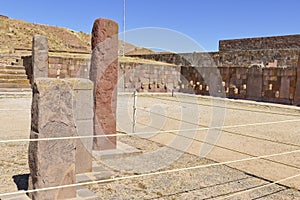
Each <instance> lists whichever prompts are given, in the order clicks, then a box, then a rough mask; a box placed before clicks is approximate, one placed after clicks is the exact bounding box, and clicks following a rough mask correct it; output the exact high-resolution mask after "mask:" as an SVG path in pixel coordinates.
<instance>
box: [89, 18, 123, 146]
mask: <svg viewBox="0 0 300 200" xmlns="http://www.w3.org/2000/svg"><path fill="white" fill-rule="evenodd" d="M92 50H93V53H92V61H91V70H90V79H91V80H92V81H93V82H94V103H95V104H94V106H95V107H94V113H95V116H94V135H104V134H115V133H116V106H117V105H116V104H117V80H118V24H117V23H116V22H114V21H112V20H109V19H97V20H95V22H94V26H93V30H92ZM115 148H116V137H98V138H94V143H93V149H94V150H105V149H115Z"/></svg>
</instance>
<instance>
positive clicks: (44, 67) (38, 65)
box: [31, 35, 48, 83]
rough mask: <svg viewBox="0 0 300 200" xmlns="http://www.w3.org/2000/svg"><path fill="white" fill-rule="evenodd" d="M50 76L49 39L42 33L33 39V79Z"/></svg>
mask: <svg viewBox="0 0 300 200" xmlns="http://www.w3.org/2000/svg"><path fill="white" fill-rule="evenodd" d="M41 77H48V40H47V38H46V37H44V36H41V35H34V36H33V39H32V79H33V80H31V82H32V83H33V82H34V81H35V80H36V78H41Z"/></svg>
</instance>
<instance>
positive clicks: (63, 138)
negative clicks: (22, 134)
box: [0, 119, 300, 143]
mask: <svg viewBox="0 0 300 200" xmlns="http://www.w3.org/2000/svg"><path fill="white" fill-rule="evenodd" d="M299 121H300V119H290V120H281V121H273V122H259V123H249V124H237V125H228V126H217V127H203V128H195V129H183V130H180V129H174V130H160V131H150V132H139V133H127V134H106V135H89V136H72V137H53V138H38V139H12V140H0V143H11V142H30V141H31V142H35V141H51V140H67V139H85V138H99V137H114V136H134V135H143V134H155V133H156V134H157V133H169V132H183V131H185V132H189V131H204V130H210V129H227V128H239V127H246V126H263V125H272V124H280V123H289V122H299Z"/></svg>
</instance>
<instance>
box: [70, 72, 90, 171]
mask: <svg viewBox="0 0 300 200" xmlns="http://www.w3.org/2000/svg"><path fill="white" fill-rule="evenodd" d="M65 80H67V81H69V82H70V83H71V85H72V89H73V113H74V117H75V124H76V129H77V135H78V136H93V134H94V130H93V117H94V110H93V109H94V99H93V82H92V81H90V80H88V79H78V78H70V79H65ZM92 147H93V138H92V137H88V138H81V139H77V140H76V155H75V160H76V167H75V168H76V174H80V173H87V172H92Z"/></svg>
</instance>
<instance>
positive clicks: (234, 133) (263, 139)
mask: <svg viewBox="0 0 300 200" xmlns="http://www.w3.org/2000/svg"><path fill="white" fill-rule="evenodd" d="M137 109H138V110H141V111H144V112H148V113H152V114H154V115H159V116H162V117H166V118H168V119H171V120H176V121H180V122H184V123H187V124H191V125H195V126H201V127H206V128H208V126H205V125H201V124H196V123H193V122H189V121H185V120H181V119H177V118H174V117H170V116H167V115H163V114H160V113H156V112H151V111H148V110H146V109H144V108H140V107H138V108H137ZM226 128H227V127H225V126H223V127H222V128H220V130H222V132H226V133H229V134H232V135H239V136H243V137H248V138H253V139H257V140H262V141H268V142H273V143H277V144H284V145H290V146H294V147H300V145H297V144H293V143H288V142H281V141H275V140H271V139H266V138H260V137H256V136H252V135H247V134H242V133H236V132H231V131H227V130H224V129H226Z"/></svg>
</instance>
